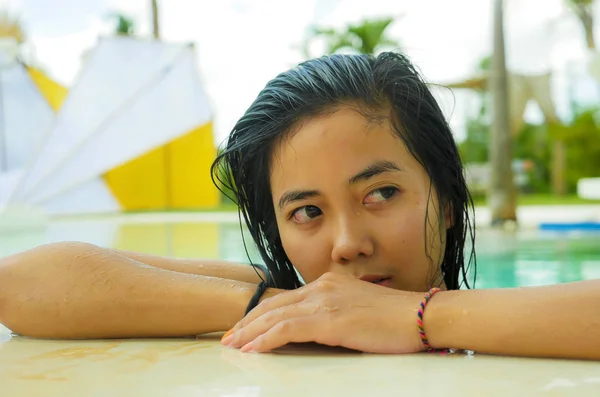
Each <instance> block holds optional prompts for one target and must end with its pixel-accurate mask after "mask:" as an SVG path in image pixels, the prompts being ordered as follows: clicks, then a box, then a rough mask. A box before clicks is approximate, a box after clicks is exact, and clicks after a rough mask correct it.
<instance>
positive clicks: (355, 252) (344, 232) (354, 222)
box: [331, 216, 374, 265]
mask: <svg viewBox="0 0 600 397" xmlns="http://www.w3.org/2000/svg"><path fill="white" fill-rule="evenodd" d="M356 218H359V217H358V216H355V217H348V218H344V219H342V220H340V221H339V222H338V226H337V228H336V231H335V235H334V238H333V249H332V251H331V259H332V260H333V262H334V263H339V264H342V265H346V264H348V263H350V262H352V261H353V260H356V259H358V258H360V257H365V258H367V257H370V256H371V255H373V250H374V244H373V240H372V237H371V236H370V233H369V232H368V230H367V228H365V227H364V225H363V224H362V222H361V220H360V219H356Z"/></svg>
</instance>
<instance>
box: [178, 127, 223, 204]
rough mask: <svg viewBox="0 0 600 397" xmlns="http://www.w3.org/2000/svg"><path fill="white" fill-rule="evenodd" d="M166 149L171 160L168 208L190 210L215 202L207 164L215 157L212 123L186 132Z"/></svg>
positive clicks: (215, 192) (217, 199)
mask: <svg viewBox="0 0 600 397" xmlns="http://www.w3.org/2000/svg"><path fill="white" fill-rule="evenodd" d="M167 148H168V151H169V157H170V160H171V163H170V164H171V166H170V175H171V180H170V188H171V192H172V193H171V207H172V208H175V209H194V208H206V207H215V206H217V205H219V202H220V195H219V193H218V191H217V189H216V188H215V186H214V184H213V183H212V180H211V178H210V166H211V164H212V162H213V161H214V159H215V156H216V148H215V145H214V141H213V133H212V123H207V124H205V125H203V126H201V127H198V128H196V129H194V130H192V131H190V132H189V133H187V134H185V135H184V136H182V137H180V138H178V139H176V140H175V141H173V142H172V143H171V144H169V145H168V146H167Z"/></svg>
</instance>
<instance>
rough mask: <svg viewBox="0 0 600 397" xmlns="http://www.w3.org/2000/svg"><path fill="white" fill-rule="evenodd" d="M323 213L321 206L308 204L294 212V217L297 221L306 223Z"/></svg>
mask: <svg viewBox="0 0 600 397" xmlns="http://www.w3.org/2000/svg"><path fill="white" fill-rule="evenodd" d="M321 214H322V212H321V210H320V209H319V207H315V206H314V205H306V206H304V207H301V208H298V209H297V210H296V211H294V213H293V214H292V219H293V220H294V222H296V223H306V222H308V221H310V220H311V219H313V218H316V217H317V216H319V215H321Z"/></svg>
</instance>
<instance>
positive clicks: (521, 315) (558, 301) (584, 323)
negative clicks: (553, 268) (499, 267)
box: [424, 280, 600, 360]
mask: <svg viewBox="0 0 600 397" xmlns="http://www.w3.org/2000/svg"><path fill="white" fill-rule="evenodd" d="M424 324H425V329H426V332H427V335H428V337H429V341H430V343H431V344H432V346H434V347H440V348H441V347H450V348H458V349H465V350H474V351H476V352H482V353H491V354H502V355H516V356H530V357H563V358H583V359H596V360H598V359H600V280H592V281H583V282H576V283H566V284H559V285H552V286H544V287H531V288H510V289H494V290H470V291H446V292H440V293H438V294H437V295H435V296H434V297H433V298H432V299H431V302H430V303H429V306H428V307H427V309H426V311H425V318H424Z"/></svg>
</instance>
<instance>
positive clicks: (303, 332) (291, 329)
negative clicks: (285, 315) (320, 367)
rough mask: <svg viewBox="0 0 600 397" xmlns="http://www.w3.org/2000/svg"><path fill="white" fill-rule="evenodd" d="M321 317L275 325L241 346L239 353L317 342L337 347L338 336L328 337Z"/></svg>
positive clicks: (307, 317) (285, 321) (289, 320)
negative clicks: (289, 344)
mask: <svg viewBox="0 0 600 397" xmlns="http://www.w3.org/2000/svg"><path fill="white" fill-rule="evenodd" d="M325 321H326V319H325V318H323V316H319V315H313V316H305V317H296V318H292V319H288V320H284V321H281V322H279V323H277V324H276V325H275V326H274V327H272V328H271V329H269V330H268V331H267V332H265V333H264V334H262V335H261V336H259V337H258V338H256V339H254V340H253V341H250V342H249V343H248V344H247V345H245V346H243V347H242V349H241V351H253V352H268V351H271V350H273V349H277V348H279V347H282V346H285V345H286V344H288V343H303V342H317V343H321V344H325V345H330V346H338V345H339V342H338V338H339V337H338V336H336V335H329V334H328V332H330V331H329V330H328V329H327V328H328V327H324V322H325Z"/></svg>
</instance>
